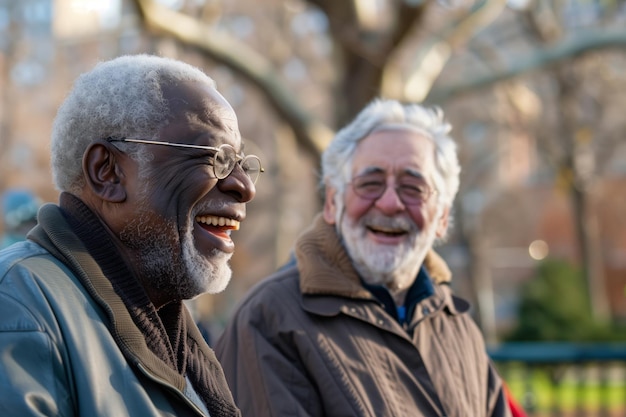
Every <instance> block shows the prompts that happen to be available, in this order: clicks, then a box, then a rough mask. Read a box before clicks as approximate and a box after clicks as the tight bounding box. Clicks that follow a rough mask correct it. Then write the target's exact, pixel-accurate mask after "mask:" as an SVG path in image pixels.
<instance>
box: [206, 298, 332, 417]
mask: <svg viewBox="0 0 626 417" xmlns="http://www.w3.org/2000/svg"><path fill="white" fill-rule="evenodd" d="M259 298H263V297H262V296H261V297H256V298H254V297H253V298H252V300H250V299H248V300H247V301H245V302H244V303H243V304H242V305H241V306H240V308H239V309H238V310H237V311H236V312H235V314H234V316H233V317H232V319H231V321H230V323H229V324H228V326H227V327H226V329H225V331H224V333H223V334H222V335H221V337H220V338H219V340H218V341H217V344H216V346H215V352H216V354H217V357H218V359H219V360H220V362H221V364H222V367H223V368H224V373H225V375H226V379H227V380H228V383H229V385H230V388H231V390H232V392H233V396H234V398H235V402H236V403H237V405H238V406H239V408H240V409H241V412H242V415H244V416H246V417H257V416H258V417H261V416H263V417H282V416H295V417H307V416H321V415H323V411H322V409H321V404H322V403H321V401H320V398H319V395H318V393H317V390H316V389H315V387H314V386H312V385H311V383H310V382H309V379H308V378H307V374H306V370H305V369H304V366H303V365H302V361H301V358H300V354H299V353H298V352H297V349H298V348H297V343H294V340H293V338H294V337H298V335H297V334H296V333H298V332H297V330H292V329H286V328H281V326H283V327H284V320H282V317H281V315H283V314H290V313H289V312H288V311H286V310H284V309H283V308H277V304H282V305H283V306H284V305H285V304H289V303H288V302H285V301H284V300H283V301H282V302H281V300H278V299H276V298H275V297H273V296H270V297H269V298H266V299H264V300H262V301H261V300H259ZM266 303H271V304H270V305H272V307H273V308H272V309H265V308H264V305H267V304H266Z"/></svg>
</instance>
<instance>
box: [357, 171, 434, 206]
mask: <svg viewBox="0 0 626 417" xmlns="http://www.w3.org/2000/svg"><path fill="white" fill-rule="evenodd" d="M352 187H353V189H354V192H355V193H356V194H357V195H359V196H361V197H363V198H365V199H368V200H377V199H379V198H380V197H381V196H382V195H383V194H384V193H385V190H386V189H387V181H386V178H385V177H384V176H378V175H376V176H369V175H364V176H360V177H356V178H354V179H353V180H352ZM395 190H396V193H397V194H398V197H399V198H400V200H401V201H402V202H403V203H404V204H408V205H414V204H421V203H423V202H425V201H426V200H428V198H429V197H430V195H431V194H432V193H433V190H432V189H431V188H430V187H429V186H428V184H426V183H425V182H424V181H423V180H421V179H419V178H415V177H413V176H406V177H401V178H399V179H398V180H397V183H396V186H395Z"/></svg>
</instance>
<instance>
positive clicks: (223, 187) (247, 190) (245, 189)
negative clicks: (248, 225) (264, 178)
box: [217, 164, 256, 203]
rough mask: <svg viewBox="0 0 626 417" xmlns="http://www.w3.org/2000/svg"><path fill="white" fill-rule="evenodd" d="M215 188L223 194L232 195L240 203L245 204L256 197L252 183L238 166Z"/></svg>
mask: <svg viewBox="0 0 626 417" xmlns="http://www.w3.org/2000/svg"><path fill="white" fill-rule="evenodd" d="M217 187H218V188H219V189H220V191H222V192H223V193H224V194H229V195H232V196H233V197H234V198H235V199H236V200H237V201H239V202H241V203H247V202H248V201H250V200H252V199H253V198H254V196H255V195H256V187H255V185H254V183H253V182H252V180H251V179H250V177H249V176H248V174H246V173H245V172H244V171H243V169H242V168H241V167H240V166H239V164H236V165H235V168H234V169H233V171H232V172H231V173H230V174H229V175H228V176H227V177H226V178H224V179H221V180H219V181H218V182H217Z"/></svg>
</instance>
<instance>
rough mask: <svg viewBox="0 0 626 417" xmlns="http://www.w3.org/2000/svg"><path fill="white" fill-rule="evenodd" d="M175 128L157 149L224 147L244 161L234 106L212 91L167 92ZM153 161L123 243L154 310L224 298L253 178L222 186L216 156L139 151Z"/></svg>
mask: <svg viewBox="0 0 626 417" xmlns="http://www.w3.org/2000/svg"><path fill="white" fill-rule="evenodd" d="M164 96H165V98H166V99H167V100H168V103H169V107H170V111H171V112H170V114H171V115H172V116H171V118H170V121H169V124H168V125H166V126H165V127H164V128H162V129H161V130H160V131H159V135H158V137H157V138H154V140H156V141H161V142H172V143H179V144H189V145H199V146H211V147H218V146H220V145H222V144H229V145H231V146H233V147H234V148H235V150H236V151H237V152H239V153H241V135H240V133H239V129H238V126H237V118H236V116H235V113H234V111H233V109H232V108H231V106H230V105H229V104H228V103H227V102H226V100H225V99H224V98H223V97H222V96H221V95H220V94H219V93H218V92H217V91H216V90H214V89H213V88H211V87H210V86H208V85H205V84H201V83H198V82H183V83H178V84H177V85H176V86H172V87H169V88H165V89H164ZM137 146H146V147H149V153H150V154H151V156H152V158H151V160H150V161H148V162H147V163H146V165H145V166H144V168H143V169H142V172H141V173H140V174H137V176H136V178H137V179H138V180H137V181H135V182H131V184H129V192H128V195H129V197H128V198H129V202H130V203H131V209H130V210H128V211H127V213H128V214H129V216H128V217H127V220H126V221H125V223H124V225H123V227H121V228H120V233H119V236H120V240H121V242H122V243H123V244H124V245H125V246H126V247H127V248H129V249H131V251H132V252H133V253H134V257H135V259H136V262H134V265H135V266H136V268H137V270H138V273H139V276H140V277H141V278H140V279H141V280H142V283H143V284H144V287H146V289H147V291H148V293H149V295H150V298H151V300H152V301H153V303H154V304H155V305H157V306H158V305H159V304H164V303H165V302H167V301H170V300H173V299H189V298H193V297H195V296H197V295H199V294H201V293H204V292H211V293H216V292H219V291H222V290H223V289H224V288H225V287H226V285H227V284H228V281H229V280H230V276H231V271H230V267H229V266H228V261H229V259H230V257H231V256H232V253H233V251H234V244H233V241H232V240H231V237H230V232H231V230H237V229H238V228H239V223H240V222H241V221H242V220H243V219H244V217H245V213H246V209H245V203H246V202H248V201H250V200H251V199H252V198H253V197H254V195H255V187H254V184H253V183H252V181H251V180H250V178H248V176H247V175H246V174H245V173H244V172H243V170H242V169H241V167H240V166H239V165H237V166H236V167H235V168H234V170H233V172H232V173H231V174H230V175H229V176H228V177H226V178H224V179H222V180H218V179H216V178H215V176H214V174H213V169H212V165H210V161H211V157H212V156H213V152H212V151H209V150H202V149H191V148H180V147H170V146H163V145H153V144H152V145H151V144H139V145H137Z"/></svg>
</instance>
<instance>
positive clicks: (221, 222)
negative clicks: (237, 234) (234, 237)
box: [196, 216, 239, 237]
mask: <svg viewBox="0 0 626 417" xmlns="http://www.w3.org/2000/svg"><path fill="white" fill-rule="evenodd" d="M196 222H197V223H198V224H199V225H200V227H201V228H202V229H204V230H206V231H207V232H209V233H212V234H215V235H218V236H222V237H227V236H230V232H231V231H232V230H239V221H238V220H234V219H229V218H227V217H220V216H196Z"/></svg>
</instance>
